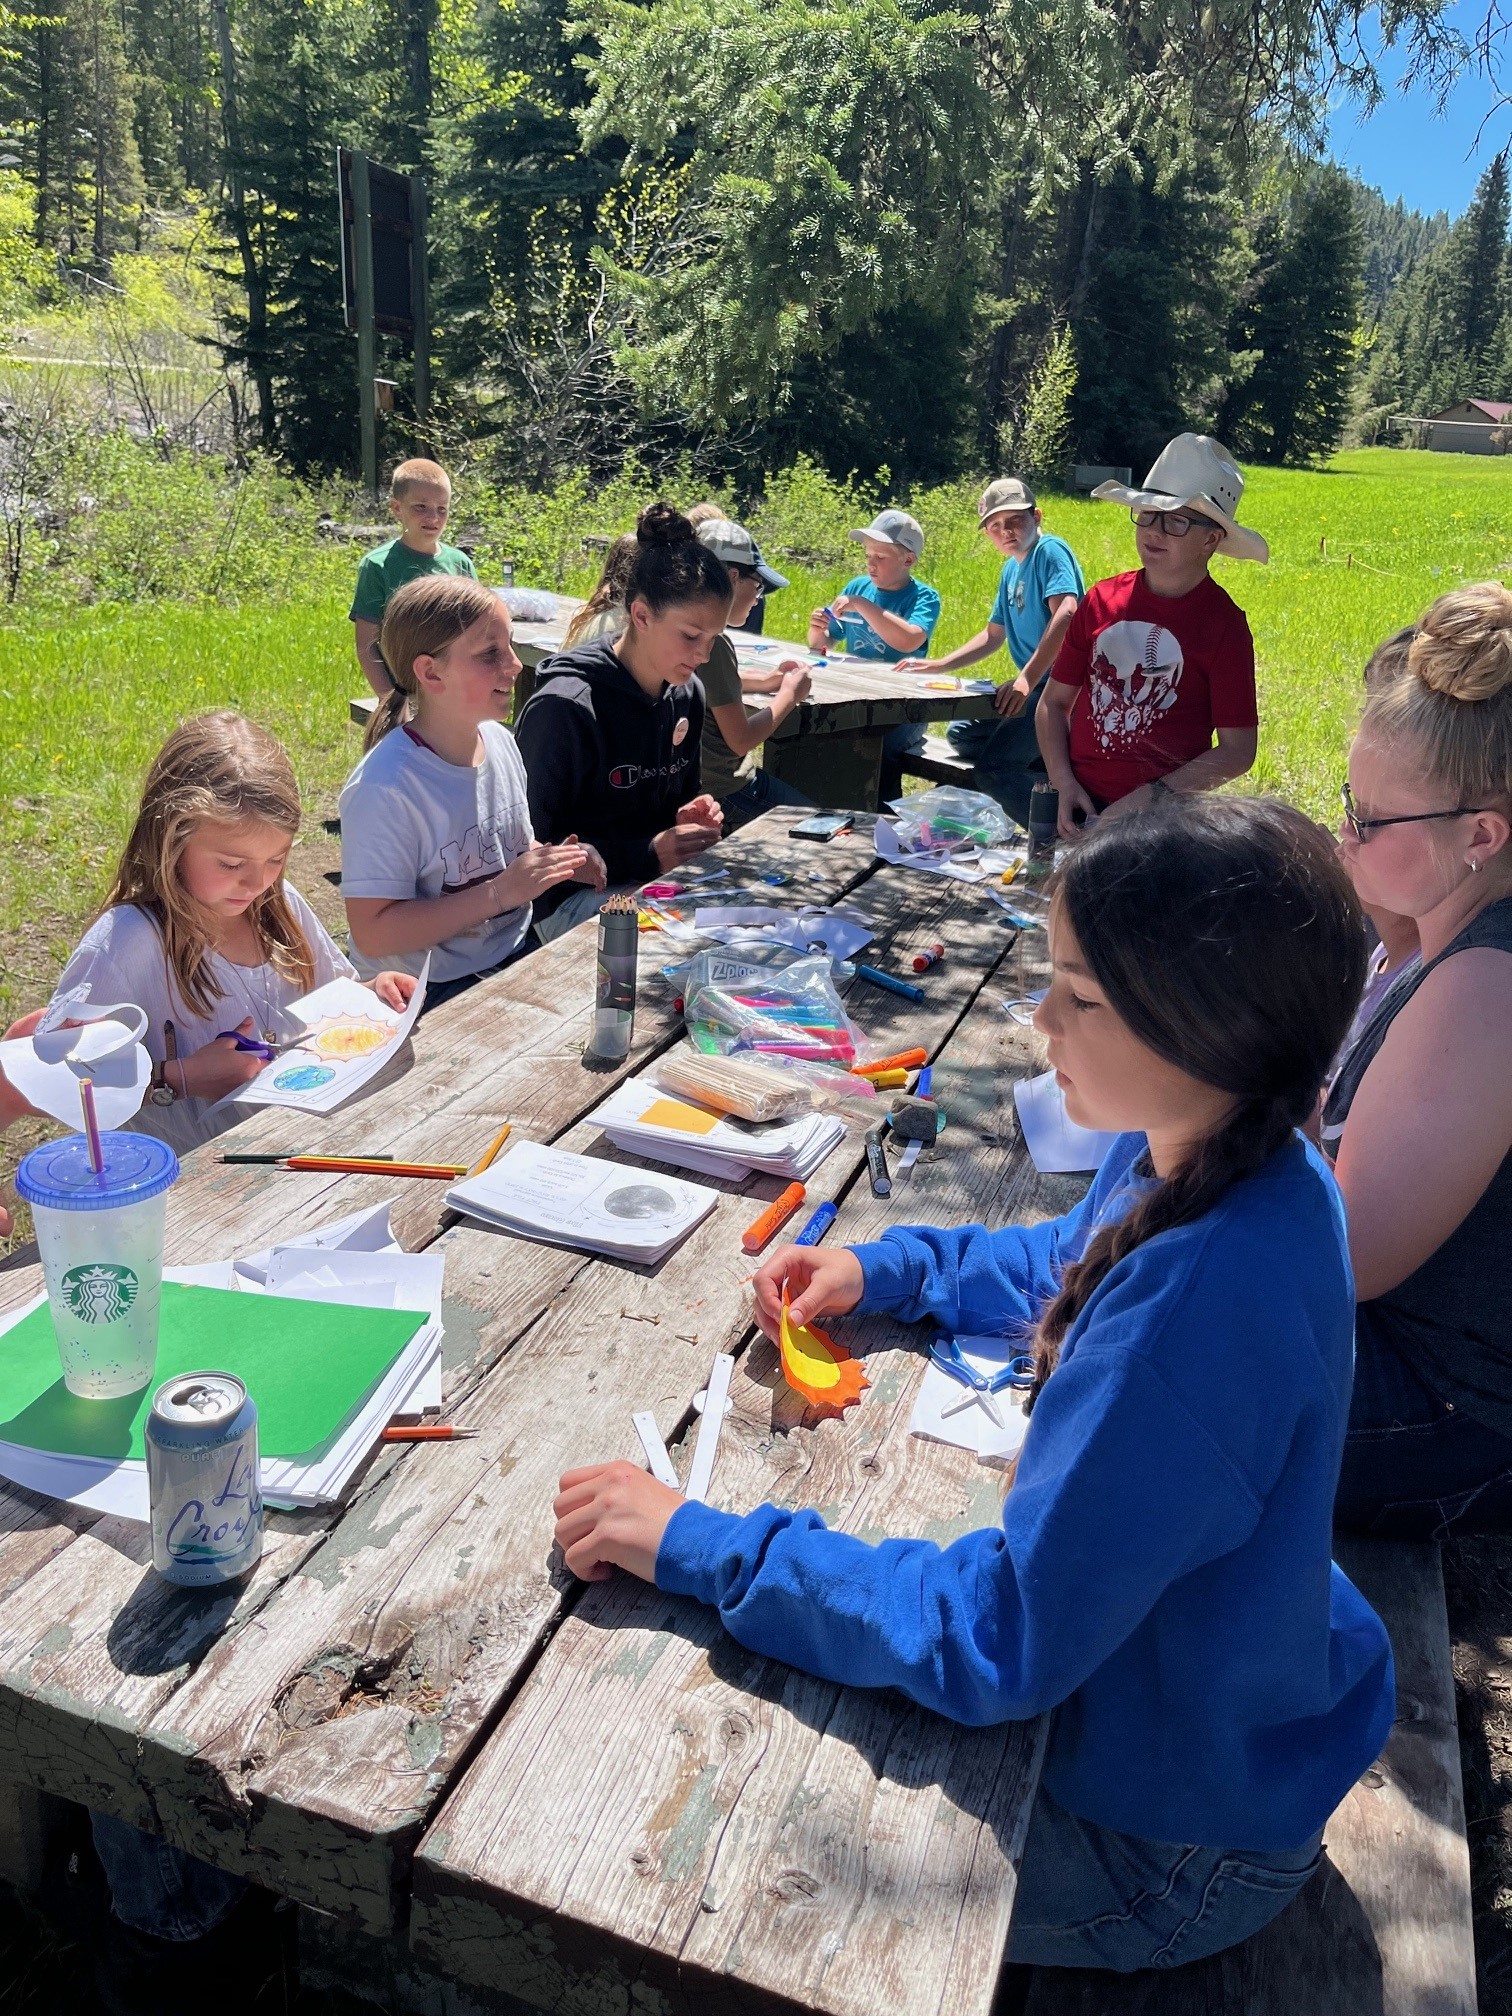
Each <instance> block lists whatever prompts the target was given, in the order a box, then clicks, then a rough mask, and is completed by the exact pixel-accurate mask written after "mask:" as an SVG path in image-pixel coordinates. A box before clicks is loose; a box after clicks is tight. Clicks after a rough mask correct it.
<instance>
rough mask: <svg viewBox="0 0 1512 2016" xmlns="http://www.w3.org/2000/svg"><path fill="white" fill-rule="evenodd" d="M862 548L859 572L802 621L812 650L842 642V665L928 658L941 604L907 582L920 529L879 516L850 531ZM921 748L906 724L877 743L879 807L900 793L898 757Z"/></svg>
mask: <svg viewBox="0 0 1512 2016" xmlns="http://www.w3.org/2000/svg"><path fill="white" fill-rule="evenodd" d="M850 536H851V537H852V539H859V540H860V541H861V542H862V544H863V545H864V546H865V547H866V572H865V573H864V574H857V575H855V576H854V577H853V578H852V579H851V580H849V581H847V582H846V584H845V587H844V588H843V589H842V590H841V592H840V593H839V594H838V595H837V596H836V597H835V599H834V601H833V602H832V603H830V605H829V607H828V608H826V609H816V610H815V611H814V613H813V615H812V616H810V618H809V627H808V641H809V649H810V650H811V651H824V650H826V649H827V648H828V647H829V645H830V644H832V643H835V644H838V643H840V642H842V641H843V642H844V645H845V652H846V656H847V657H848V658H865V659H869V660H871V661H872V662H873V663H876V664H883V665H897V664H900V663H901V662H902V661H903V660H905V659H906V658H908V657H909V656H910V654H911V653H913V652H916V651H927V650H928V649H929V640H930V638H931V637H932V636H933V635H934V629H935V625H936V624H937V623H938V622H939V620H940V597H939V594H938V593H937V591H936V590H935V589H933V588H931V587H930V586H929V585H928V583H927V582H924V581H916V580H915V579H914V571H913V570H914V562H915V561H916V560H917V559H918V558H919V555H920V554H921V553H922V552H923V551H924V528H923V526H922V525H921V524H920V523H919V521H918V519H917V518H911V517H910V516H909V515H908V513H907V512H906V511H879V512H878V513H877V515H876V517H875V518H874V519H873V520H872V522H871V524H870V525H868V526H866V527H865V528H864V529H862V530H861V531H857V532H852V534H851V535H850ZM923 746H924V730H923V729H922V728H921V727H918V726H916V725H915V724H913V723H911V722H905V723H903V724H902V725H901V726H900V727H897V728H893V729H890V730H889V731H888V733H887V736H886V737H885V739H884V741H883V743H882V772H881V777H880V780H879V787H878V795H879V802H880V803H882V804H884V805H885V804H887V803H888V802H889V800H890V799H893V798H897V797H900V796H901V795H902V791H903V766H902V761H901V759H902V757H903V756H905V755H907V754H909V753H911V752H913V751H916V750H918V749H921V748H922V747H923Z"/></svg>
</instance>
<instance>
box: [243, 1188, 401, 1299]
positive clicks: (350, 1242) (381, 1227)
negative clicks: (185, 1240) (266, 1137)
mask: <svg viewBox="0 0 1512 2016" xmlns="http://www.w3.org/2000/svg"><path fill="white" fill-rule="evenodd" d="M398 1201H399V1200H398V1198H397V1197H390V1198H388V1199H387V1200H386V1201H385V1202H384V1203H382V1204H369V1205H367V1206H365V1208H364V1209H363V1210H361V1211H349V1212H348V1213H347V1215H346V1216H345V1217H344V1218H333V1219H332V1220H331V1222H330V1223H329V1225H317V1226H316V1227H315V1229H314V1231H313V1232H295V1233H293V1234H291V1236H290V1237H289V1238H287V1239H280V1240H279V1242H278V1244H277V1246H276V1247H273V1246H264V1247H263V1248H262V1249H261V1251H259V1252H257V1253H243V1254H242V1255H241V1257H240V1258H239V1259H237V1260H234V1261H232V1262H230V1263H229V1264H230V1265H231V1266H233V1267H234V1268H235V1269H236V1272H237V1273H238V1274H240V1275H242V1276H243V1277H244V1278H245V1279H247V1280H248V1281H255V1282H256V1283H257V1285H258V1286H259V1287H261V1286H262V1284H263V1282H265V1281H266V1280H267V1278H268V1268H269V1266H270V1265H271V1264H272V1260H273V1255H274V1253H275V1252H278V1253H288V1252H293V1251H295V1250H299V1251H304V1250H306V1249H308V1248H311V1247H314V1248H317V1249H318V1250H320V1251H322V1252H330V1251H341V1250H345V1251H347V1252H350V1253H397V1252H399V1251H400V1246H399V1242H398V1240H397V1239H396V1238H395V1237H394V1234H393V1229H392V1227H391V1226H390V1224H389V1213H390V1212H391V1211H392V1210H393V1208H394V1206H395V1205H396V1204H397V1203H398Z"/></svg>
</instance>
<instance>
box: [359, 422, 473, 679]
mask: <svg viewBox="0 0 1512 2016" xmlns="http://www.w3.org/2000/svg"><path fill="white" fill-rule="evenodd" d="M389 510H390V511H391V512H392V514H393V516H394V518H395V519H396V520H397V522H398V525H399V537H398V538H397V539H390V541H389V542H388V544H387V545H386V546H379V547H376V548H375V549H374V551H373V552H371V553H365V554H364V555H363V556H362V565H361V566H360V567H359V568H358V569H357V590H356V593H355V594H354V595H353V597H352V611H351V615H352V621H353V623H355V624H356V626H357V663H358V664H359V665H360V666H361V667H362V673H363V677H364V678H365V679H366V680H367V682H368V684H369V685H370V686H371V687H372V689H373V691H374V692H375V693H376V694H377V695H378V698H379V699H380V700H381V699H382V698H383V697H384V695H385V694H386V693H388V692H389V691H390V690H391V689H392V687H393V683H394V682H393V680H392V679H390V677H389V675H388V667H387V666H386V665H385V664H384V662H383V654H382V653H381V652H380V651H379V649H378V626H379V624H380V623H382V621H383V612H384V610H385V609H386V608H387V606H388V599H389V597H390V596H391V595H392V594H393V593H394V592H395V590H396V589H399V588H402V587H403V586H404V584H405V582H406V581H412V580H413V579H414V577H415V576H416V575H417V574H468V575H471V577H472V579H473V580H474V581H476V580H477V578H478V572H477V569H476V568H475V567H474V566H473V563H472V562H471V560H469V559H468V557H467V555H466V554H465V553H464V552H463V551H462V549H461V548H460V547H459V546H447V545H444V544H443V543H442V539H441V534H442V533H443V532H444V531H445V530H446V520H447V517H448V516H449V514H450V512H451V478H450V476H448V475H447V473H446V471H445V470H444V469H443V468H442V467H441V464H440V463H439V462H427V461H426V460H425V458H424V457H423V456H416V457H415V458H414V459H413V460H412V461H409V462H401V463H400V464H399V466H398V468H397V469H396V470H395V471H394V473H393V476H392V477H391V478H390V479H389Z"/></svg>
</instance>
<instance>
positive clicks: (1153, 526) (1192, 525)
mask: <svg viewBox="0 0 1512 2016" xmlns="http://www.w3.org/2000/svg"><path fill="white" fill-rule="evenodd" d="M1129 516H1130V517H1131V518H1132V519H1133V520H1134V523H1135V524H1136V525H1137V526H1138V527H1139V529H1140V531H1141V532H1164V533H1165V534H1166V536H1167V537H1168V538H1170V539H1185V537H1186V536H1187V534H1188V532H1221V531H1222V530H1223V527H1222V526H1221V525H1215V524H1214V522H1213V520H1212V519H1211V518H1204V517H1202V516H1201V515H1200V513H1198V512H1195V511H1193V512H1188V511H1138V510H1133V509H1131V510H1130V512H1129Z"/></svg>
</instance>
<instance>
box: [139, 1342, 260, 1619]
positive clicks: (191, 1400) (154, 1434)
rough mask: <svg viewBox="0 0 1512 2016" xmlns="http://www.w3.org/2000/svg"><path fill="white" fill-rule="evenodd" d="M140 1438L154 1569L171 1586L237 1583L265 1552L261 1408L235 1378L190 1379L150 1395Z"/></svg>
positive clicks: (194, 1375) (193, 1375)
mask: <svg viewBox="0 0 1512 2016" xmlns="http://www.w3.org/2000/svg"><path fill="white" fill-rule="evenodd" d="M143 1437H144V1440H145V1441H146V1444H147V1489H148V1494H149V1497H150V1501H151V1505H152V1565H153V1567H154V1568H155V1569H156V1570H157V1572H158V1573H159V1575H161V1576H162V1577H163V1579H164V1580H165V1581H167V1582H176V1583H178V1584H179V1585H180V1586H181V1587H183V1588H188V1589H197V1588H204V1587H205V1586H207V1585H208V1584H210V1583H214V1582H234V1581H236V1580H237V1578H238V1577H239V1576H242V1575H245V1574H246V1573H247V1571H248V1570H249V1569H250V1568H253V1567H255V1565H256V1563H257V1560H258V1557H259V1556H260V1555H261V1553H262V1536H263V1508H262V1492H261V1490H260V1489H259V1487H258V1475H257V1404H256V1402H255V1401H254V1400H253V1398H252V1396H251V1394H250V1393H248V1391H247V1389H246V1387H245V1386H244V1385H243V1384H242V1382H241V1380H240V1379H238V1378H236V1377H235V1376H234V1375H233V1374H232V1373H230V1372H185V1373H183V1374H181V1375H180V1377H178V1378H177V1379H170V1380H168V1381H167V1382H166V1384H164V1385H162V1386H159V1388H158V1390H157V1391H156V1393H154V1394H153V1396H152V1411H151V1413H150V1414H149V1415H148V1416H147V1422H146V1426H145V1428H144V1430H143Z"/></svg>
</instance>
